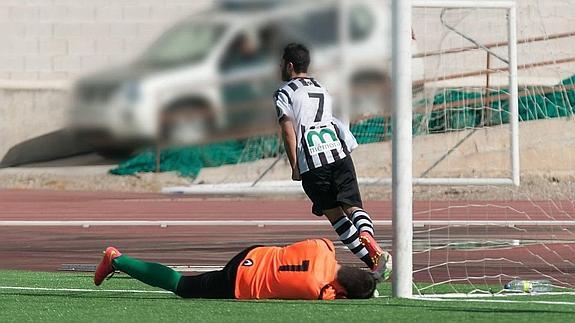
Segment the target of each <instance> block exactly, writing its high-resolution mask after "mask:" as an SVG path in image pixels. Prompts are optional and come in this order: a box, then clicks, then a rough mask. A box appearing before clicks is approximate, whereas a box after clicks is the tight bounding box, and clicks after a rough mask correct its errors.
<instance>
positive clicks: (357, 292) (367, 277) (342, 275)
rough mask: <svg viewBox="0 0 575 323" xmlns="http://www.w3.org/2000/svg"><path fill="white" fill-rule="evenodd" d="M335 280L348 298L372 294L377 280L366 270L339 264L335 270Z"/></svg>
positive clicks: (364, 296)
mask: <svg viewBox="0 0 575 323" xmlns="http://www.w3.org/2000/svg"><path fill="white" fill-rule="evenodd" d="M337 281H338V282H339V284H340V285H341V287H343V288H344V289H345V291H346V297H347V298H350V299H366V298H371V297H372V296H373V292H374V291H375V287H376V285H377V282H376V280H375V277H374V276H373V275H372V274H371V273H370V272H368V271H366V270H362V269H359V268H355V267H349V266H341V267H340V268H339V270H338V272H337Z"/></svg>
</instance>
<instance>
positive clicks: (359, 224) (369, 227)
mask: <svg viewBox="0 0 575 323" xmlns="http://www.w3.org/2000/svg"><path fill="white" fill-rule="evenodd" d="M351 222H353V225H354V226H355V227H356V228H357V230H358V231H359V232H364V231H367V232H369V234H371V236H372V237H375V234H374V231H373V221H371V217H370V216H369V214H367V212H365V211H364V210H361V209H359V210H356V211H354V212H353V213H352V214H351Z"/></svg>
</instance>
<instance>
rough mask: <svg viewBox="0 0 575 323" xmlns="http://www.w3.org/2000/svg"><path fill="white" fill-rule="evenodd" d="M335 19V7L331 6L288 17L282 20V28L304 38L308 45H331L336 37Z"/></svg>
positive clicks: (336, 17)
mask: <svg viewBox="0 0 575 323" xmlns="http://www.w3.org/2000/svg"><path fill="white" fill-rule="evenodd" d="M337 19H338V14H337V9H336V8H335V7H331V8H328V9H323V10H319V11H312V12H309V13H307V14H304V15H301V16H297V17H290V18H289V19H286V20H285V21H284V22H283V28H284V29H285V30H286V32H287V33H289V34H290V35H295V36H297V38H299V39H304V40H305V42H306V43H309V45H317V46H325V45H332V44H335V43H336V42H337V38H338V26H337Z"/></svg>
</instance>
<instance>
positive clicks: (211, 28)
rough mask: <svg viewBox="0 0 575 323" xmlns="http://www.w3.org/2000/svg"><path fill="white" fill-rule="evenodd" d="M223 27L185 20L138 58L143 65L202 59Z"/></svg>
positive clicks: (180, 62)
mask: <svg viewBox="0 0 575 323" xmlns="http://www.w3.org/2000/svg"><path fill="white" fill-rule="evenodd" d="M224 29H225V27H224V26H223V25H220V24H214V23H208V22H185V23H182V24H179V25H177V26H176V27H174V28H172V29H170V30H169V31H167V32H166V33H165V34H164V35H163V36H162V37H160V38H159V39H158V40H157V41H156V42H154V43H153V44H152V46H151V47H150V48H148V50H147V51H146V52H145V53H144V55H143V56H142V57H141V58H140V59H139V61H138V63H141V64H144V65H160V66H174V65H179V64H189V63H194V62H197V61H200V60H202V59H204V58H205V57H206V56H207V55H208V54H209V53H210V52H211V50H212V49H213V48H214V47H215V45H216V44H217V42H218V41H219V39H220V36H221V35H222V34H223V32H224Z"/></svg>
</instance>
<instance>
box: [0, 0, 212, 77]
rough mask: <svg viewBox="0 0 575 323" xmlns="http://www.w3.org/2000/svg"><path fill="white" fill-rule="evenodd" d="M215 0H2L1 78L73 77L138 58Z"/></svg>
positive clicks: (0, 23)
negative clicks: (172, 28) (181, 21)
mask: <svg viewBox="0 0 575 323" xmlns="http://www.w3.org/2000/svg"><path fill="white" fill-rule="evenodd" d="M211 4H212V1H209V0H188V1H183V0H0V48H1V50H0V80H68V79H71V78H73V77H74V76H76V75H78V74H81V73H83V72H86V71H90V70H93V69H98V68H100V67H102V66H107V65H110V64H114V63H119V62H122V61H125V60H128V59H130V58H132V57H133V56H134V55H135V54H137V53H139V52H141V50H142V49H143V48H145V47H146V46H147V45H148V44H149V43H150V42H151V41H152V40H153V39H154V38H155V37H157V36H158V34H159V33H161V32H162V31H164V30H165V29H166V28H167V27H168V26H169V25H171V24H173V23H174V22H176V21H177V20H179V19H181V18H182V17H185V16H187V15H190V14H191V13H192V12H194V11H197V10H199V9H201V8H204V7H207V6H209V5H211Z"/></svg>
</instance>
